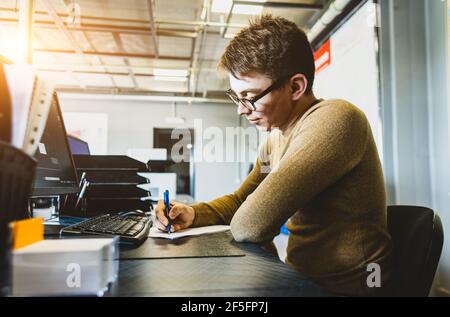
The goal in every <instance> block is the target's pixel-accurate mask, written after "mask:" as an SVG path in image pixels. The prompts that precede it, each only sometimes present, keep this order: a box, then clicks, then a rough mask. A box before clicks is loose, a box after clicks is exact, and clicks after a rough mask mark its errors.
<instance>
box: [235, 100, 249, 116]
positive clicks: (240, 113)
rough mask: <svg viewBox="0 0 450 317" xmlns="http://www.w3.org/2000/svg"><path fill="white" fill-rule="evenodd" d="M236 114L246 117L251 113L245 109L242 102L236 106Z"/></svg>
mask: <svg viewBox="0 0 450 317" xmlns="http://www.w3.org/2000/svg"><path fill="white" fill-rule="evenodd" d="M237 112H238V114H239V115H240V116H241V115H244V114H245V115H247V114H250V113H251V112H252V111H251V110H250V109H248V108H247V107H245V106H244V105H243V104H242V102H239V105H238V109H237Z"/></svg>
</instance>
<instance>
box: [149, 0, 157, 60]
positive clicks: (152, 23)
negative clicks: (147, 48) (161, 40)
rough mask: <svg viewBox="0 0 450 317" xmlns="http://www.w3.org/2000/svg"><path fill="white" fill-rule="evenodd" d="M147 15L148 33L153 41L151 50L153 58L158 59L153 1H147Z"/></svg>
mask: <svg viewBox="0 0 450 317" xmlns="http://www.w3.org/2000/svg"><path fill="white" fill-rule="evenodd" d="M147 3H148V15H149V17H150V31H151V35H152V40H153V48H154V50H155V56H156V58H158V56H159V50H158V39H157V37H156V35H157V34H156V31H157V30H156V24H155V0H148V1H147Z"/></svg>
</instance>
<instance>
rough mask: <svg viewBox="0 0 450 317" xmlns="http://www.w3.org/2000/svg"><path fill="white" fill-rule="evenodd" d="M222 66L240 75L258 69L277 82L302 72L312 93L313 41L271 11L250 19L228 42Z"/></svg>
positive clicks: (222, 58)
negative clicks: (311, 42) (310, 41)
mask: <svg viewBox="0 0 450 317" xmlns="http://www.w3.org/2000/svg"><path fill="white" fill-rule="evenodd" d="M219 68H221V69H224V70H226V71H228V72H230V73H231V74H232V75H233V76H234V77H236V78H238V76H242V75H246V74H249V73H250V72H253V71H255V72H258V73H261V74H264V75H266V76H268V77H270V78H271V79H272V80H274V81H275V80H277V79H280V78H281V77H283V76H287V75H291V74H295V73H302V74H303V75H305V77H306V79H307V80H308V86H307V87H306V91H305V92H306V94H310V93H312V86H313V83H314V74H315V65H314V56H313V52H312V49H311V44H310V43H309V41H308V38H307V36H306V34H305V32H304V31H303V30H301V29H300V28H299V27H298V26H297V25H296V24H295V23H294V22H291V21H289V20H287V19H285V18H282V17H273V16H272V15H269V14H267V15H262V16H260V17H257V18H256V19H255V20H253V21H250V26H248V27H246V28H244V29H242V30H241V31H240V32H239V33H238V34H236V36H235V37H234V38H233V39H232V40H231V41H230V43H229V44H228V46H227V48H226V49H225V52H224V53H223V55H222V57H221V58H220V62H219Z"/></svg>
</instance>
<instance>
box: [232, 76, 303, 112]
mask: <svg viewBox="0 0 450 317" xmlns="http://www.w3.org/2000/svg"><path fill="white" fill-rule="evenodd" d="M295 74H297V73H293V74H291V75H287V76H283V77H281V78H280V79H278V80H276V81H275V82H274V83H273V84H272V85H270V86H269V87H268V88H267V89H266V90H264V91H263V92H261V93H260V94H258V95H256V96H255V97H253V98H245V97H244V98H239V97H238V96H237V95H236V93H235V92H234V91H233V90H232V89H228V90H227V91H225V93H226V94H227V95H228V97H230V99H231V100H233V102H234V103H235V104H236V105H237V106H239V104H240V103H241V104H242V105H243V106H244V107H245V108H247V109H249V110H251V111H255V110H256V106H255V102H257V101H258V100H259V99H261V98H262V97H264V96H266V95H267V94H269V93H270V92H272V91H273V90H275V89H278V88H280V87H281V86H283V85H284V83H285V81H286V80H288V79H289V78H291V77H292V76H294V75H295ZM246 102H248V104H247V103H246Z"/></svg>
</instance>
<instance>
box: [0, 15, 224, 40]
mask: <svg viewBox="0 0 450 317" xmlns="http://www.w3.org/2000/svg"><path fill="white" fill-rule="evenodd" d="M2 22H3V23H12V24H17V23H18V22H19V20H18V19H14V18H0V23H2ZM64 25H65V27H66V29H67V30H70V31H81V32H84V31H85V32H106V33H113V32H117V33H124V34H135V35H151V32H152V31H151V30H149V28H148V27H137V26H125V25H110V24H87V23H84V24H82V25H80V26H70V25H67V24H66V23H65V24H64ZM33 26H34V28H35V29H58V26H57V25H55V23H54V22H53V21H40V20H36V21H35V22H34V25H33ZM212 33H213V34H214V33H215V34H219V33H218V32H212ZM156 35H157V36H168V37H185V38H196V37H197V32H196V31H189V30H183V29H160V28H158V29H157V30H156Z"/></svg>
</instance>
